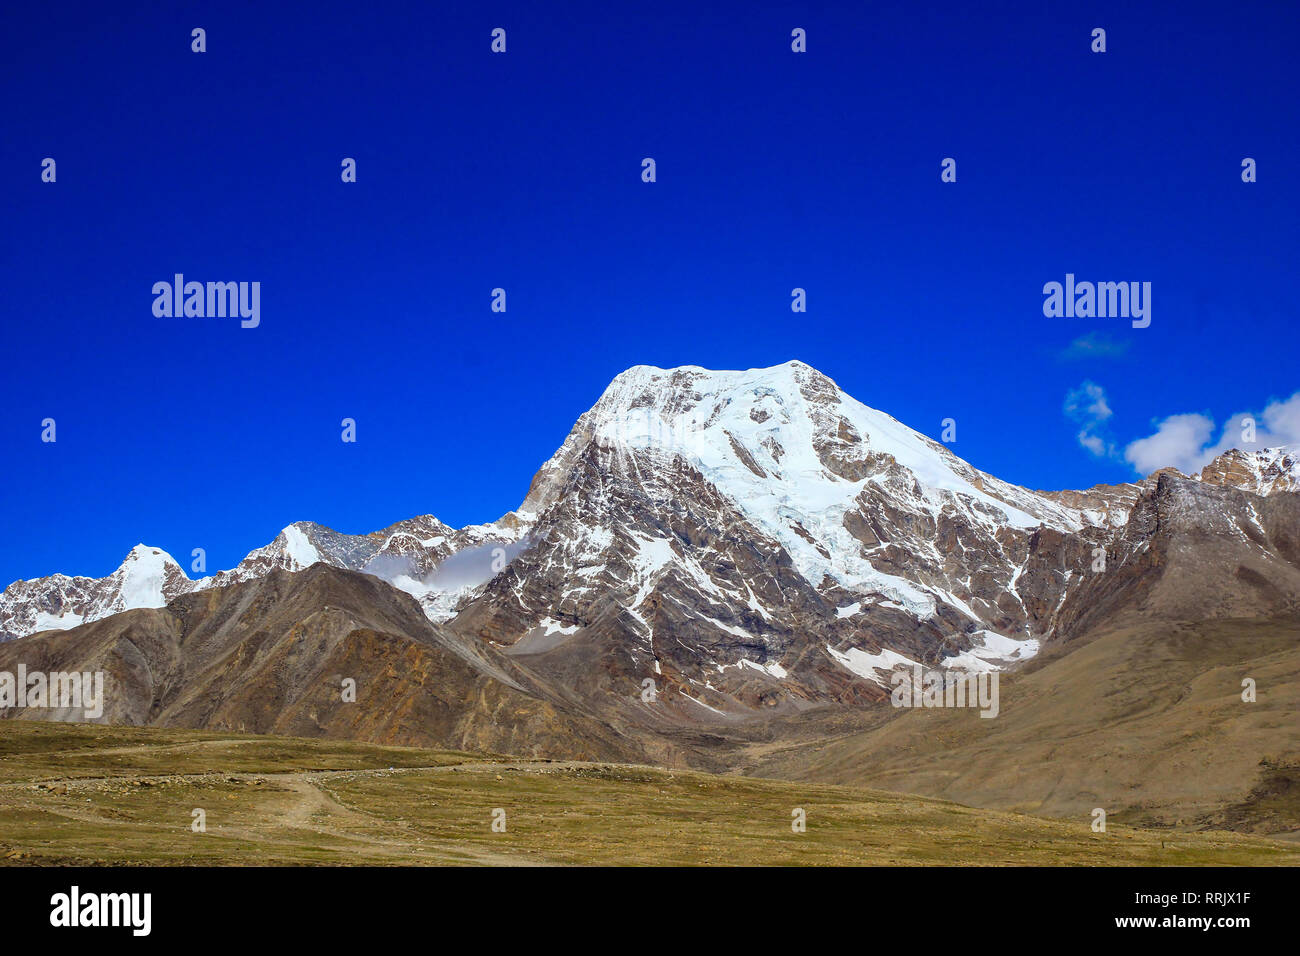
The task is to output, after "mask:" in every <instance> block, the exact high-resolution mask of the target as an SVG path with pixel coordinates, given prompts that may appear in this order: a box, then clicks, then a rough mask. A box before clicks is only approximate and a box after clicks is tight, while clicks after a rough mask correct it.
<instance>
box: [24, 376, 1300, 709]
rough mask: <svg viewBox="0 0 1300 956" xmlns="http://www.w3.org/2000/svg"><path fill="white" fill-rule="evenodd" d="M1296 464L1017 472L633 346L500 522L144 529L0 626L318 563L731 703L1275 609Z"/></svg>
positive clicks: (593, 684) (577, 686) (536, 666)
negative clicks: (228, 560) (111, 568)
mask: <svg viewBox="0 0 1300 956" xmlns="http://www.w3.org/2000/svg"><path fill="white" fill-rule="evenodd" d="M1296 474H1297V470H1296V463H1295V461H1294V459H1292V458H1291V457H1290V456H1288V455H1286V454H1284V453H1282V452H1280V451H1276V450H1274V451H1269V452H1260V453H1253V454H1243V453H1240V452H1230V453H1228V454H1227V455H1224V456H1222V457H1221V458H1220V459H1218V460H1217V461H1216V462H1215V463H1214V464H1213V465H1211V466H1210V467H1208V468H1207V469H1206V470H1205V472H1203V474H1202V476H1201V477H1200V479H1199V480H1194V479H1188V478H1185V477H1182V476H1178V475H1177V473H1176V472H1174V473H1170V472H1168V471H1164V472H1162V473H1157V474H1156V475H1153V476H1152V477H1150V478H1147V479H1144V480H1143V481H1140V482H1135V483H1129V484H1123V485H1113V486H1106V485H1103V486H1097V487H1095V488H1092V489H1089V490H1087V491H1062V492H1033V491H1029V490H1027V489H1024V488H1021V487H1018V486H1015V485H1011V484H1008V483H1007V482H1004V481H1001V480H999V479H997V478H995V477H993V476H992V475H988V474H985V473H983V472H980V471H978V470H977V469H975V468H973V467H972V466H971V465H969V464H968V463H966V462H964V461H962V460H961V459H959V458H957V457H956V456H955V455H953V454H952V453H951V452H950V451H949V450H948V449H947V448H946V447H945V446H943V445H941V444H939V443H936V442H934V441H932V440H931V439H929V438H926V437H925V436H923V435H920V434H919V433H917V432H915V431H913V430H911V429H909V428H907V427H906V426H904V425H902V424H901V423H899V422H898V421H896V420H895V419H893V418H891V417H889V416H888V415H885V414H883V413H881V412H878V411H875V410H874V409H871V408H868V407H867V406H865V405H862V404H861V403H859V402H857V401H855V400H854V399H852V398H850V397H849V396H847V395H845V394H844V393H843V392H842V391H841V390H840V389H839V388H838V387H837V386H836V385H835V383H834V382H832V381H831V380H830V379H829V378H827V377H826V376H824V375H822V374H821V373H819V372H817V371H816V370H815V369H812V368H810V367H808V366H807V365H804V364H802V363H798V362H791V363H787V364H786V365H782V366H777V367H774V368H770V369H755V370H750V371H746V372H711V371H708V370H705V369H701V368H694V367H685V368H679V369H671V370H663V369H657V368H650V367H645V366H638V367H636V368H633V369H629V370H628V371H627V372H624V373H623V374H621V375H619V376H618V377H617V378H616V379H615V380H614V381H613V383H611V385H610V386H609V388H608V389H607V390H606V391H605V393H604V395H602V396H601V398H600V400H599V401H598V402H597V403H596V404H595V406H593V407H592V408H591V409H590V410H589V411H588V412H587V413H585V414H584V415H582V417H581V418H580V419H579V420H578V422H577V423H576V425H575V426H574V428H573V430H572V431H571V432H570V434H569V436H568V438H567V439H566V440H565V442H564V444H563V445H562V446H561V447H560V449H559V450H558V451H557V452H556V454H555V455H554V456H553V457H552V458H551V460H550V461H548V462H547V463H546V464H544V465H543V466H542V468H541V469H540V470H539V471H538V472H537V475H536V476H535V477H534V479H533V482H532V485H531V487H530V489H529V491H528V494H527V497H526V499H525V500H524V502H523V504H522V505H521V506H520V508H519V509H518V511H516V512H511V513H510V514H508V515H506V516H505V517H504V518H502V519H500V520H498V521H496V522H493V523H491V524H486V525H475V526H470V527H467V528H462V529H460V530H456V529H452V528H450V527H448V526H447V525H445V524H443V523H442V522H440V521H438V519H436V518H434V517H432V516H423V517H417V518H412V519H409V520H407V521H403V522H399V523H398V524H395V525H393V526H391V527H389V528H387V529H384V530H383V531H379V532H374V533H372V534H367V535H345V534H339V533H337V532H334V531H331V530H330V529H327V528H324V527H321V526H320V525H315V524H311V523H309V522H300V523H297V524H293V525H290V526H289V527H287V528H285V529H284V531H283V532H281V533H280V535H279V536H277V538H276V539H275V540H274V541H273V542H272V543H271V544H269V545H267V546H266V547H264V548H260V549H258V550H256V551H253V552H251V553H250V554H249V555H248V556H247V557H246V558H245V559H244V560H243V561H242V562H241V563H240V564H239V565H238V566H237V567H236V568H233V569H231V570H229V571H222V572H220V573H217V574H214V575H212V576H210V577H206V578H202V579H200V580H197V581H191V580H190V579H188V578H187V577H186V576H185V574H184V572H183V571H182V570H181V568H180V567H179V565H177V564H176V562H175V561H172V560H171V559H170V558H169V557H168V556H167V555H165V554H164V553H163V552H160V551H158V550H156V549H150V548H144V547H143V546H141V547H138V548H136V549H135V550H134V551H132V553H131V555H130V556H129V557H128V559H127V561H126V562H124V564H123V566H122V567H121V568H119V569H118V571H116V572H114V574H113V575H110V576H109V577H107V578H103V579H99V580H93V579H89V578H67V577H63V576H61V575H55V576H52V577H49V578H43V579H40V580H37V581H20V582H16V583H15V584H13V585H11V586H10V587H9V588H8V589H6V591H5V592H4V594H3V595H2V596H0V632H3V635H4V636H7V637H22V636H24V635H28V634H31V633H34V632H36V631H40V630H43V629H48V628H59V627H69V626H73V625H76V624H78V623H80V622H82V621H86V622H90V621H102V620H103V619H105V618H109V617H110V616H111V615H115V614H118V613H119V612H121V611H123V610H128V609H132V608H161V607H163V606H164V605H167V606H168V607H169V609H170V608H175V607H177V606H181V607H190V606H191V605H192V603H193V602H197V601H200V599H201V596H202V595H204V594H205V593H208V592H212V593H215V592H216V591H217V590H218V589H223V588H229V587H231V586H234V585H243V584H247V583H250V582H258V581H262V580H263V579H269V578H271V577H272V576H274V575H276V574H277V573H278V572H299V571H303V570H304V569H308V568H314V567H316V566H317V565H320V564H324V565H329V566H332V567H335V568H341V569H346V570H349V571H359V572H364V573H366V574H369V575H373V576H375V577H377V578H380V579H382V580H384V581H386V582H388V583H389V584H391V585H392V586H393V587H394V588H397V589H398V590H399V591H404V592H406V593H407V594H408V595H410V596H411V597H412V598H413V599H414V601H415V602H417V603H418V606H419V607H420V609H421V611H422V612H423V614H424V615H425V616H426V617H427V618H428V619H429V620H430V621H432V622H435V623H439V624H445V625H446V631H445V633H447V634H452V635H455V638H456V641H457V642H458V644H457V646H458V647H460V648H462V649H465V648H473V649H476V652H480V651H481V652H482V653H483V654H495V655H498V656H499V657H501V658H502V659H510V660H512V661H514V662H515V664H516V665H517V666H518V667H521V668H526V671H527V673H528V674H529V675H531V677H532V678H533V679H534V680H536V681H538V682H540V683H541V684H543V685H546V686H548V687H550V688H551V690H550V691H547V693H546V694H543V695H542V699H545V700H548V701H551V702H556V701H568V702H569V703H572V702H574V701H583V702H591V701H597V702H599V703H598V705H597V709H598V710H599V711H600V712H601V713H602V714H604V715H605V718H606V719H609V720H611V721H613V723H614V725H618V726H622V723H620V722H624V721H625V722H630V723H638V722H639V723H643V724H645V725H647V726H666V725H681V724H710V723H714V724H727V723H735V722H736V721H742V720H746V719H748V718H753V717H757V716H764V715H780V714H794V713H798V712H800V711H803V710H805V709H807V708H809V707H814V706H825V705H828V704H830V705H834V704H849V705H858V704H863V703H869V702H872V701H878V700H881V699H883V698H884V697H885V696H886V693H887V688H888V679H887V678H888V671H889V670H890V669H891V668H893V667H895V666H899V665H907V664H910V663H911V662H913V661H915V662H922V663H925V664H927V665H935V666H944V667H949V668H955V669H962V670H984V669H989V668H1002V667H1007V666H1011V665H1015V664H1017V663H1019V662H1021V661H1023V660H1025V659H1027V658H1028V657H1031V656H1033V655H1034V654H1035V653H1036V652H1037V650H1038V649H1039V647H1040V645H1041V644H1042V642H1044V641H1048V640H1059V639H1063V638H1068V637H1073V636H1078V635H1079V634H1081V633H1083V632H1085V631H1086V630H1087V629H1088V628H1089V627H1091V626H1092V625H1093V624H1095V623H1096V622H1097V621H1099V620H1102V619H1104V618H1105V617H1106V616H1107V615H1112V614H1117V613H1120V612H1121V611H1123V612H1125V613H1127V612H1128V611H1129V610H1132V609H1138V610H1139V611H1146V610H1149V611H1151V612H1152V613H1156V612H1158V613H1161V614H1177V613H1191V612H1192V611H1193V610H1194V611H1195V612H1196V613H1207V614H1217V613H1228V612H1229V611H1232V612H1233V613H1235V612H1236V611H1239V610H1242V609H1244V608H1245V607H1246V606H1247V605H1248V603H1249V601H1250V600H1256V601H1263V602H1265V604H1267V606H1268V607H1270V608H1278V609H1284V608H1286V607H1289V606H1290V604H1289V602H1290V601H1291V600H1292V598H1293V596H1294V594H1295V593H1296V589H1295V585H1296V582H1295V578H1294V574H1293V572H1294V570H1295V568H1294V565H1295V553H1296V548H1297V544H1296V542H1297V536H1296V532H1295V528H1294V520H1293V517H1292V516H1291V512H1290V511H1289V510H1288V508H1289V507H1290V505H1288V504H1287V501H1290V500H1294V495H1292V494H1290V489H1293V488H1294V487H1296ZM1099 551H1104V552H1105V554H1106V570H1105V571H1104V572H1097V571H1094V570H1093V568H1094V566H1095V563H1096V555H1097V553H1098V552H1099ZM1206 575H1210V576H1212V578H1213V579H1212V580H1209V581H1208V583H1204V584H1202V583H1200V582H1201V579H1202V577H1203V576H1206ZM277 580H278V578H277ZM1251 595H1253V597H1250V596H1251ZM211 600H217V598H211ZM178 601H179V605H178V603H177V602H178ZM110 619H112V618H110ZM370 629H371V630H374V631H375V632H376V633H385V632H384V631H383V629H382V628H378V627H373V628H370ZM354 630H355V629H354ZM408 630H409V628H408ZM349 633H351V632H349ZM437 633H444V632H443V630H441V629H439V630H438V632H437ZM556 688H559V689H562V690H556ZM647 688H649V690H650V691H651V692H652V696H653V697H654V701H653V704H654V706H650V705H649V703H648V702H647V701H646V700H645V699H643V698H644V695H645V693H646V692H647ZM178 713H180V712H178ZM185 713H189V712H185ZM133 715H134V716H139V715H138V714H135V713H134V712H133ZM611 715H614V716H611ZM205 719H206V718H205Z"/></svg>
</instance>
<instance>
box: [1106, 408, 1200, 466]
mask: <svg viewBox="0 0 1300 956" xmlns="http://www.w3.org/2000/svg"><path fill="white" fill-rule="evenodd" d="M1213 432H1214V421H1213V419H1210V418H1206V417H1205V416H1204V415H1198V414H1196V413H1194V412H1193V413H1190V414H1187V415H1170V416H1169V417H1168V418H1166V419H1165V420H1164V421H1162V422H1161V423H1160V424H1159V426H1158V427H1157V428H1156V433H1155V434H1154V435H1150V436H1148V437H1146V438H1139V439H1138V440H1137V441H1135V442H1132V443H1131V444H1130V445H1129V446H1128V447H1127V448H1125V449H1124V457H1125V459H1127V460H1128V461H1129V462H1130V463H1131V464H1132V465H1133V467H1134V468H1135V469H1137V470H1138V472H1139V473H1141V474H1143V475H1149V474H1151V472H1153V471H1155V470H1156V469H1157V468H1166V467H1168V466H1169V465H1173V466H1174V467H1175V468H1177V469H1178V470H1179V471H1181V472H1184V473H1187V472H1191V471H1199V470H1200V467H1201V466H1199V465H1197V464H1196V462H1197V461H1198V460H1200V457H1201V454H1202V448H1203V446H1204V445H1205V443H1206V442H1208V441H1209V440H1210V435H1211V434H1213Z"/></svg>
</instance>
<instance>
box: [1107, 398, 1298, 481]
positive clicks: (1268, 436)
mask: <svg viewBox="0 0 1300 956" xmlns="http://www.w3.org/2000/svg"><path fill="white" fill-rule="evenodd" d="M1247 419H1253V420H1254V422H1255V438H1254V441H1247V438H1248V437H1249V430H1248V428H1247ZM1213 435H1214V419H1212V418H1209V417H1208V416H1205V415H1201V414H1199V413H1196V412H1190V413H1187V414H1182V415H1171V416H1169V417H1168V418H1166V419H1164V421H1161V422H1159V423H1158V424H1157V425H1156V431H1155V433H1154V434H1152V435H1148V436H1147V437H1146V438H1139V439H1138V440H1137V441H1135V442H1132V443H1131V444H1129V446H1128V447H1127V448H1125V449H1124V457H1125V459H1127V460H1128V462H1129V463H1130V464H1132V465H1133V467H1134V469H1136V470H1137V472H1138V473H1139V474H1143V475H1149V474H1150V473H1151V472H1153V471H1155V470H1156V469H1157V468H1166V467H1168V466H1170V465H1173V466H1174V467H1175V468H1177V469H1178V470H1179V471H1181V472H1183V473H1185V474H1194V473H1196V472H1199V471H1200V470H1201V469H1202V468H1204V467H1205V466H1206V465H1208V464H1209V463H1210V462H1211V461H1213V460H1214V459H1215V458H1216V457H1218V456H1219V455H1222V454H1223V453H1224V452H1225V451H1228V450H1229V449H1232V448H1240V449H1241V450H1242V451H1258V450H1259V449H1261V448H1273V447H1275V446H1278V445H1284V446H1295V445H1300V392H1296V393H1295V394H1294V395H1292V396H1291V397H1290V398H1288V399H1286V400H1285V401H1274V402H1270V403H1269V404H1268V405H1267V406H1266V407H1265V409H1264V411H1263V412H1261V413H1260V414H1258V415H1256V414H1254V413H1252V412H1238V413H1236V414H1235V415H1232V416H1230V417H1229V418H1228V420H1227V421H1226V422H1225V423H1224V425H1223V431H1222V432H1220V434H1219V440H1218V441H1217V442H1213V443H1211V441H1210V440H1211V438H1212V437H1213Z"/></svg>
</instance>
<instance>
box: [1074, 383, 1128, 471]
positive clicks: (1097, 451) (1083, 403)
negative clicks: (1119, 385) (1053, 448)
mask: <svg viewBox="0 0 1300 956" xmlns="http://www.w3.org/2000/svg"><path fill="white" fill-rule="evenodd" d="M1063 411H1064V412H1065V415H1066V417H1067V418H1069V419H1070V420H1071V421H1073V422H1076V423H1077V424H1078V425H1079V426H1080V428H1079V434H1078V436H1077V437H1078V439H1079V444H1080V445H1081V446H1082V447H1084V448H1086V449H1087V450H1088V451H1089V452H1091V453H1092V454H1093V455H1096V456H1097V457H1098V458H1106V457H1108V456H1110V455H1113V454H1114V453H1115V445H1114V442H1113V441H1112V440H1111V439H1110V437H1109V429H1108V428H1107V426H1106V422H1107V420H1108V419H1109V418H1110V417H1111V415H1113V414H1114V412H1112V411H1111V409H1110V403H1109V402H1108V401H1107V400H1106V390H1105V389H1104V388H1102V387H1101V386H1100V385H1098V384H1097V383H1096V382H1084V383H1083V384H1081V385H1080V386H1079V387H1078V388H1075V389H1071V390H1070V392H1069V393H1067V394H1066V396H1065V405H1064V408H1063Z"/></svg>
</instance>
